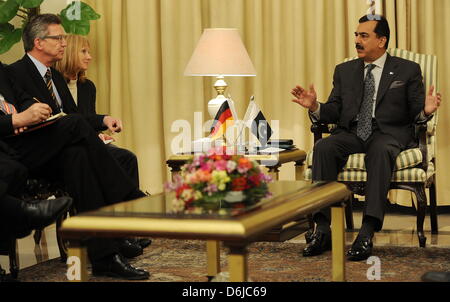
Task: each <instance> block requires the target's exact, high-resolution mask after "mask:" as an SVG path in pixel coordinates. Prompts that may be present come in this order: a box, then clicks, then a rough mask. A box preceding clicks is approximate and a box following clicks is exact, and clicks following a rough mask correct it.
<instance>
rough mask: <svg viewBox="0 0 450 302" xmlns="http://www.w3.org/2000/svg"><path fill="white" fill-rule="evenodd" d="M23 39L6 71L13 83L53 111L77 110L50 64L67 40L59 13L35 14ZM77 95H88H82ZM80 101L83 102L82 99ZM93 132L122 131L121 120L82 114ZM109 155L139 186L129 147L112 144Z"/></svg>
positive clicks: (59, 75)
mask: <svg viewBox="0 0 450 302" xmlns="http://www.w3.org/2000/svg"><path fill="white" fill-rule="evenodd" d="M23 42H24V47H25V52H26V54H25V56H24V57H23V58H22V59H21V60H19V61H17V62H15V63H13V64H11V65H9V66H8V67H7V69H8V72H9V73H10V75H11V76H12V78H13V79H14V81H15V82H17V83H18V85H19V86H20V87H21V88H22V89H23V90H24V91H25V92H26V93H28V94H29V95H31V96H33V97H34V98H36V99H37V100H39V101H40V102H43V103H46V104H48V105H49V106H50V107H51V108H52V111H53V113H59V112H61V111H62V112H64V113H67V114H73V113H80V112H79V110H78V108H77V105H76V104H75V101H74V99H73V97H72V95H71V93H70V90H69V88H68V87H67V83H66V80H65V79H64V77H63V76H62V75H61V73H59V72H58V71H57V70H56V69H55V68H54V67H53V66H54V64H55V63H56V62H57V61H60V60H61V59H62V58H63V55H64V51H65V48H66V46H67V43H66V41H65V33H64V29H63V27H62V26H61V21H60V19H59V17H58V16H56V15H52V14H44V15H38V16H36V17H34V18H33V19H32V20H30V21H29V22H28V24H27V26H25V28H24V33H23ZM80 97H87V96H82V95H80ZM35 102H36V101H35V100H33V99H31V100H28V101H26V102H24V103H21V104H18V106H19V108H20V109H19V110H24V109H26V108H28V107H29V106H31V105H32V104H33V103H35ZM81 103H83V102H81ZM83 115H84V116H85V118H86V119H87V121H88V122H89V124H90V125H91V126H92V127H93V128H94V130H95V131H103V130H107V129H109V130H110V131H112V132H113V133H115V132H117V133H118V132H121V131H122V129H123V126H122V121H121V120H120V119H117V118H113V117H111V116H107V115H99V114H96V112H95V111H94V112H92V111H91V112H88V113H87V114H83ZM108 151H109V152H110V153H111V155H112V156H113V157H114V158H115V159H116V160H117V161H118V162H119V163H120V165H121V167H122V168H123V169H124V170H125V171H126V172H127V173H128V174H129V176H130V177H132V178H133V181H134V182H135V184H137V185H138V186H139V175H138V163H137V158H136V156H135V155H134V154H133V153H131V152H129V151H128V150H125V149H122V148H117V147H115V148H114V147H111V148H108Z"/></svg>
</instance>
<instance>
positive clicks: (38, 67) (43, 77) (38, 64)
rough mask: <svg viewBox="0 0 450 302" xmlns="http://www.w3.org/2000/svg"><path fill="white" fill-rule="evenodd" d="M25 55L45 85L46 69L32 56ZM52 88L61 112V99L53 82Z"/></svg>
mask: <svg viewBox="0 0 450 302" xmlns="http://www.w3.org/2000/svg"><path fill="white" fill-rule="evenodd" d="M27 55H28V57H29V58H30V59H31V61H32V62H33V63H34V65H35V66H36V68H37V70H38V71H39V74H40V75H41V77H42V80H43V81H44V83H46V82H45V74H46V73H47V70H48V67H47V66H45V65H44V64H42V63H41V62H40V61H39V60H38V59H36V58H34V57H33V56H32V55H30V54H27ZM46 85H47V83H46ZM52 87H53V92H54V93H55V96H56V100H57V101H58V104H59V106H60V107H61V111H62V110H63V107H62V101H61V97H60V96H59V93H58V90H57V89H56V85H55V82H53V85H52Z"/></svg>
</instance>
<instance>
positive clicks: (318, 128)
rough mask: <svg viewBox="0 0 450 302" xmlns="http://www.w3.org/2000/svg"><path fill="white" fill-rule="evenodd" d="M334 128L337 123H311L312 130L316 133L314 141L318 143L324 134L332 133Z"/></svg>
mask: <svg viewBox="0 0 450 302" xmlns="http://www.w3.org/2000/svg"><path fill="white" fill-rule="evenodd" d="M334 128H336V125H335V124H323V123H319V122H313V123H312V125H311V132H312V133H313V134H314V143H316V142H317V141H318V140H319V139H322V136H323V134H326V133H331V131H333V129H334Z"/></svg>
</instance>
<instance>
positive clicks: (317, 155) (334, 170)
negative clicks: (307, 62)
mask: <svg viewBox="0 0 450 302" xmlns="http://www.w3.org/2000/svg"><path fill="white" fill-rule="evenodd" d="M362 152H364V146H363V144H362V141H361V140H360V139H359V138H358V137H357V136H356V135H355V134H353V133H350V132H346V131H342V132H340V133H337V134H334V135H330V136H329V137H327V138H324V139H321V140H319V141H318V142H317V143H316V144H315V146H314V156H313V166H312V179H313V181H336V180H337V176H338V174H339V171H341V170H342V168H343V167H344V165H345V163H346V162H347V159H348V156H349V155H350V154H353V153H362ZM317 215H323V216H325V217H326V219H327V220H328V221H331V209H330V208H324V209H322V210H320V211H319V212H316V213H314V214H313V217H314V218H313V219H314V221H315V222H317V221H318V220H321V221H323V219H320V218H319V217H316V216H317Z"/></svg>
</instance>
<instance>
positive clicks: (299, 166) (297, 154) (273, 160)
mask: <svg viewBox="0 0 450 302" xmlns="http://www.w3.org/2000/svg"><path fill="white" fill-rule="evenodd" d="M193 157H194V155H193V154H179V155H172V156H170V157H169V159H168V160H167V161H166V164H167V166H168V167H169V168H170V171H171V173H172V178H173V176H174V175H176V174H177V173H179V172H180V171H181V167H182V166H183V165H184V164H186V163H187V162H188V161H189V160H192V159H193ZM247 157H248V158H250V159H252V160H256V161H257V162H258V163H259V164H260V165H262V166H265V167H267V169H268V173H269V174H270V176H272V177H273V179H274V180H279V172H280V167H281V166H282V165H283V164H285V163H290V162H295V179H296V180H303V179H304V178H303V173H304V170H305V167H304V163H305V160H306V152H305V151H303V150H300V149H293V150H287V151H283V152H281V153H279V154H276V155H274V154H249V155H247Z"/></svg>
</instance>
